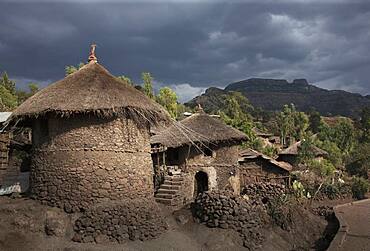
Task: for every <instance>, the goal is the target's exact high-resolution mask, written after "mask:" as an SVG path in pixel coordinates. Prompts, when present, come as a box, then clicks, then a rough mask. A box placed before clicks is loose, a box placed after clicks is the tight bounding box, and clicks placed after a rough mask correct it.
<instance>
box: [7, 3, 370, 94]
mask: <svg viewBox="0 0 370 251" xmlns="http://www.w3.org/2000/svg"><path fill="white" fill-rule="evenodd" d="M14 2H16V3H14ZM277 2H279V3H277ZM91 42H96V43H97V45H98V48H97V56H98V59H99V62H100V63H102V64H103V65H104V66H105V67H106V68H108V70H110V71H111V72H112V73H113V74H115V75H126V76H129V77H131V78H132V79H133V80H135V81H136V82H138V83H139V82H140V73H141V72H143V71H148V72H151V73H152V74H153V76H154V78H155V80H156V85H157V87H158V86H163V85H168V86H171V87H172V88H174V89H175V90H176V91H177V93H178V95H179V96H180V97H181V100H182V101H184V100H187V99H189V98H191V97H193V96H194V95H198V94H199V93H201V92H202V91H203V90H204V89H205V88H206V87H209V86H218V87H224V86H226V85H227V84H228V83H231V82H233V81H236V80H241V79H246V78H251V77H266V78H284V79H288V80H293V79H295V78H307V79H308V81H309V82H311V83H314V84H315V85H317V86H320V87H324V88H328V89H343V90H348V91H353V92H358V93H361V94H370V0H367V1H366V0H364V1H353V0H351V1H350V0H348V1H346V0H337V1H335V0H321V1H319V0H317V1H312V0H296V1H293V0H292V1H263V0H260V1H244V2H240V1H237V2H236V1H189V0H188V1H186V0H184V1H176V0H171V1H154V0H152V1H132V2H130V1H113V2H109V1H108V2H107V1H94V2H91V1H87V0H84V1H79V3H77V1H72V0H70V1H56V2H50V1H41V2H40V1H39V2H37V1H11V2H10V1H9V2H7V1H4V0H0V72H2V71H4V70H6V71H7V72H8V74H9V75H10V76H11V77H12V78H13V79H16V80H17V82H18V83H19V85H20V86H21V85H25V84H26V83H28V82H30V81H36V82H39V83H41V84H42V85H46V84H48V83H51V82H53V81H55V80H58V79H60V78H62V77H63V75H64V67H65V65H71V64H74V65H76V64H78V63H79V62H80V61H86V59H87V54H88V50H89V45H90V43H91Z"/></svg>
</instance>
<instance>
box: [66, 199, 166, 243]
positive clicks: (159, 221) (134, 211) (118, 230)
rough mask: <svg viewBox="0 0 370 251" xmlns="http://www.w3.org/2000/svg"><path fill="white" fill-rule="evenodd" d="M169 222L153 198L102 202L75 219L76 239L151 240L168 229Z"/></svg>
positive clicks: (78, 240) (79, 240) (99, 240)
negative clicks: (102, 203)
mask: <svg viewBox="0 0 370 251" xmlns="http://www.w3.org/2000/svg"><path fill="white" fill-rule="evenodd" d="M166 229H167V224H166V223H165V221H164V218H163V216H162V215H161V213H160V209H159V208H158V206H157V204H156V203H154V202H153V201H152V200H142V199H141V200H129V201H125V202H119V203H118V202H116V203H114V204H109V205H107V204H104V205H98V206H96V207H94V208H91V209H90V210H88V211H86V212H84V214H83V215H82V216H81V217H80V218H78V219H77V220H76V221H75V226H74V230H75V236H74V237H73V240H74V241H77V242H94V241H95V242H96V243H104V242H117V241H118V242H119V243H121V242H124V241H127V240H150V239H154V238H156V237H158V236H159V235H160V234H161V233H163V232H165V231H166Z"/></svg>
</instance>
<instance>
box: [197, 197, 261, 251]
mask: <svg viewBox="0 0 370 251" xmlns="http://www.w3.org/2000/svg"><path fill="white" fill-rule="evenodd" d="M193 212H194V214H195V216H196V217H197V218H198V219H199V221H200V222H204V223H205V224H206V225H207V226H209V227H220V228H224V229H233V230H236V231H237V232H239V234H240V235H241V236H242V238H243V239H244V246H246V247H248V248H249V249H251V250H254V249H256V248H257V247H258V246H260V245H261V244H262V242H263V240H264V237H263V236H264V235H263V233H262V232H261V231H262V227H263V225H264V219H266V221H267V217H268V216H267V214H266V213H265V211H264V206H263V205H262V204H261V203H259V202H256V201H251V200H244V199H242V198H241V197H235V196H230V195H229V194H226V193H222V192H215V191H214V192H205V193H202V194H200V195H199V196H198V197H197V199H196V200H195V203H194V207H193Z"/></svg>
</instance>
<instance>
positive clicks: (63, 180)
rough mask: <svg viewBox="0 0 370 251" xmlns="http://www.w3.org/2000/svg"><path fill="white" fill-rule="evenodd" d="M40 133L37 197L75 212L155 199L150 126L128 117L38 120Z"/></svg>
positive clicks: (36, 159)
mask: <svg viewBox="0 0 370 251" xmlns="http://www.w3.org/2000/svg"><path fill="white" fill-rule="evenodd" d="M42 129H44V130H47V131H46V132H45V131H42ZM34 132H35V133H34V137H35V142H37V143H36V145H35V146H34V149H33V159H32V167H31V193H32V195H33V196H34V197H36V198H37V199H39V200H41V201H45V202H47V203H48V204H49V205H52V206H58V207H62V208H63V207H64V209H65V210H66V211H67V212H73V211H79V210H85V209H87V208H88V207H89V206H90V205H94V204H96V203H99V202H105V201H109V200H120V199H136V198H151V197H153V181H152V179H153V170H152V160H151V156H150V143H149V133H148V130H147V129H146V128H142V129H139V128H138V127H137V126H136V124H135V123H134V122H133V121H131V120H125V119H115V120H102V119H97V118H89V117H80V118H78V117H77V118H68V119H50V120H49V122H48V126H45V125H43V124H41V123H39V124H35V126H34Z"/></svg>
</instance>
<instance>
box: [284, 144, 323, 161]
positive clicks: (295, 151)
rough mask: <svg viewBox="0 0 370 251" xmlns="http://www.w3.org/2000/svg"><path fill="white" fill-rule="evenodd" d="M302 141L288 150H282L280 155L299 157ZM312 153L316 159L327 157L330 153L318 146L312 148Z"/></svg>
mask: <svg viewBox="0 0 370 251" xmlns="http://www.w3.org/2000/svg"><path fill="white" fill-rule="evenodd" d="M301 144H302V141H298V142H296V143H294V144H293V145H291V146H289V147H288V148H286V149H284V150H282V151H281V152H280V153H279V155H293V156H295V155H298V153H299V151H300V148H301ZM312 153H313V154H314V155H315V157H321V156H327V155H328V153H327V152H326V151H324V150H322V149H320V148H318V147H317V146H312Z"/></svg>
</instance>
